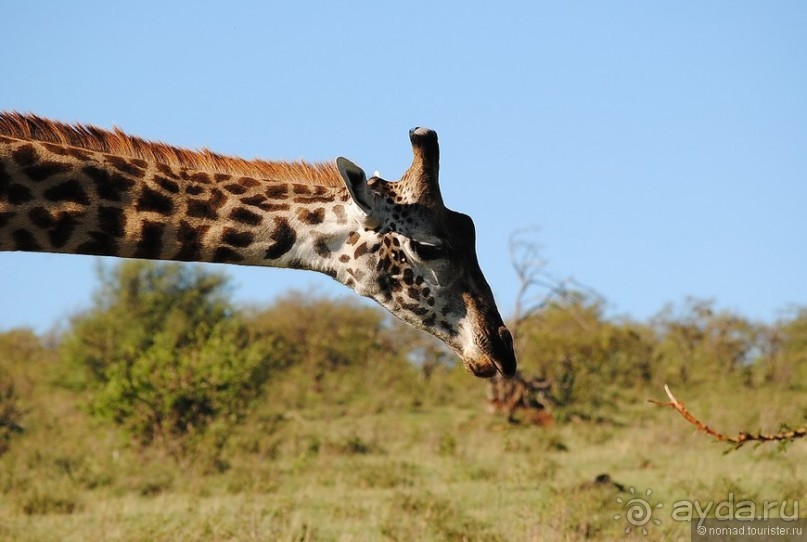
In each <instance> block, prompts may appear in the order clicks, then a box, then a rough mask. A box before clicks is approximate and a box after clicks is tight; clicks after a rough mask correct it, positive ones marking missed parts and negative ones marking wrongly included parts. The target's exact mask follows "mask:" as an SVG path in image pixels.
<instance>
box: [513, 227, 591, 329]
mask: <svg viewBox="0 0 807 542" xmlns="http://www.w3.org/2000/svg"><path fill="white" fill-rule="evenodd" d="M538 231H539V229H538V228H537V227H535V226H532V227H527V228H521V229H518V230H515V231H514V232H513V233H512V234H510V239H509V242H508V248H509V253H510V264H511V265H512V266H513V270H514V271H515V273H516V277H517V278H518V291H517V292H516V299H515V304H514V307H513V321H512V323H511V332H512V334H513V340H514V341H516V343H517V341H518V339H519V337H520V333H519V332H520V331H521V330H522V328H523V326H524V323H525V322H526V321H527V320H529V318H530V317H532V316H533V315H535V314H536V313H537V312H539V311H540V310H542V309H543V308H545V307H546V306H547V305H549V304H550V303H552V302H559V303H563V302H564V301H568V300H569V299H570V298H571V297H572V294H573V293H574V292H584V293H586V294H589V295H591V296H592V297H594V298H595V299H603V297H602V296H601V295H600V294H599V293H598V292H596V291H595V290H594V289H593V288H591V287H589V286H586V285H584V284H582V283H580V282H579V281H577V280H575V279H574V278H572V277H566V278H558V277H556V276H555V275H554V274H552V273H550V272H549V271H547V269H546V267H547V261H546V260H545V259H544V258H543V257H542V256H541V245H540V243H538V241H536V240H535V234H536V233H537V232H538ZM568 306H569V307H570V309H569V310H570V314H572V316H573V317H574V318H575V320H576V321H577V323H578V324H580V325H581V326H582V327H583V328H585V327H586V323H585V322H584V321H583V319H581V318H578V317H577V316H576V315H575V314H574V310H573V309H572V308H571V304H568Z"/></svg>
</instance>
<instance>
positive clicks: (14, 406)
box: [0, 367, 22, 455]
mask: <svg viewBox="0 0 807 542" xmlns="http://www.w3.org/2000/svg"><path fill="white" fill-rule="evenodd" d="M21 423H22V411H21V409H20V406H19V400H18V397H17V391H16V389H15V387H14V382H12V381H11V377H10V375H8V374H7V373H6V372H5V371H4V370H3V369H2V367H0V455H3V454H4V453H5V452H6V451H7V450H8V447H9V444H10V443H11V439H12V437H13V436H14V435H15V434H18V433H22V425H21Z"/></svg>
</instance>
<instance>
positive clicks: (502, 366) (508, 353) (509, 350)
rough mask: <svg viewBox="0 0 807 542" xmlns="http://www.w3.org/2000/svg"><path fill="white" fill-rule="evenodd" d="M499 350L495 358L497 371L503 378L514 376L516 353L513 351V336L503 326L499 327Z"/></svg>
mask: <svg viewBox="0 0 807 542" xmlns="http://www.w3.org/2000/svg"><path fill="white" fill-rule="evenodd" d="M498 331H499V341H500V344H499V348H498V349H497V350H498V352H496V354H497V358H499V362H498V363H497V365H498V366H499V370H500V371H501V373H502V374H503V375H504V376H507V377H510V376H513V375H514V374H516V368H517V362H516V353H515V351H514V349H513V336H512V335H511V334H510V331H509V330H508V329H507V328H506V327H505V326H500V327H499V330H498Z"/></svg>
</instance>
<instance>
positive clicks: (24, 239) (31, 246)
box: [11, 229, 42, 250]
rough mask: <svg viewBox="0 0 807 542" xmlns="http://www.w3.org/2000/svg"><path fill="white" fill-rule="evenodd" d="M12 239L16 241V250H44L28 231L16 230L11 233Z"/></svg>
mask: <svg viewBox="0 0 807 542" xmlns="http://www.w3.org/2000/svg"><path fill="white" fill-rule="evenodd" d="M11 238H12V239H14V243H15V247H14V248H15V250H40V249H41V248H42V247H41V246H40V245H39V243H37V242H36V239H34V236H33V234H31V232H29V231H28V230H23V229H17V230H14V231H13V232H12V233H11Z"/></svg>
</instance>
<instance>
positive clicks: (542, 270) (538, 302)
mask: <svg viewBox="0 0 807 542" xmlns="http://www.w3.org/2000/svg"><path fill="white" fill-rule="evenodd" d="M537 232H538V228H537V227H528V228H521V229H518V230H516V231H514V232H513V233H512V234H511V235H510V238H509V241H508V249H509V253H510V263H511V265H512V267H513V270H514V271H515V273H516V278H517V279H518V285H519V287H518V291H517V292H516V299H515V303H514V307H513V317H512V320H511V322H510V326H509V327H510V331H511V333H512V335H513V341H514V343H515V345H516V350H517V351H518V350H519V347H520V343H521V342H522V341H523V337H522V335H523V329H524V326H525V323H526V322H527V321H528V320H529V319H530V318H531V317H533V316H535V314H537V313H538V312H540V311H541V310H542V309H544V308H546V307H547V306H548V305H549V304H550V303H559V304H561V305H564V306H565V307H567V308H568V310H569V313H570V314H571V315H572V317H573V318H574V319H575V321H576V322H577V323H578V324H579V325H580V326H581V327H582V328H584V329H585V328H587V324H586V323H585V321H584V319H583V318H581V317H579V316H578V315H577V314H576V311H575V308H574V303H571V302H570V301H571V300H572V299H573V297H574V296H575V295H579V293H580V292H584V293H586V294H588V295H591V296H592V297H594V298H596V299H602V296H601V295H600V294H598V293H597V292H595V291H594V290H593V289H592V288H589V287H588V286H585V285H583V284H581V283H580V282H578V281H576V280H575V279H573V278H571V277H567V278H563V279H561V278H558V277H556V276H555V275H554V274H552V273H550V272H549V271H548V270H547V261H546V260H545V259H544V258H543V257H542V256H541V245H540V243H539V242H538V241H537V240H536V239H535V235H536V233H537ZM550 388H551V383H550V382H548V381H547V380H546V379H545V378H542V377H534V376H533V377H524V376H523V374H522V373H520V372H519V373H518V374H516V375H515V376H514V377H513V378H510V379H504V378H501V377H499V376H495V377H493V378H491V379H490V380H489V382H488V411H490V412H491V413H494V412H503V413H506V414H507V416H508V419H510V420H511V421H512V420H513V419H514V413H515V412H516V411H517V410H534V411H536V412H546V411H547V410H548V408H549V402H550ZM547 419H549V420H551V415H550V416H549V418H547ZM541 423H542V424H545V423H546V422H545V421H543V422H541Z"/></svg>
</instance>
